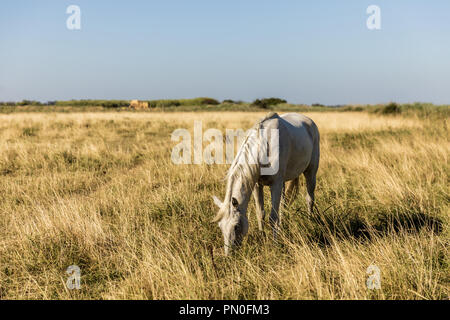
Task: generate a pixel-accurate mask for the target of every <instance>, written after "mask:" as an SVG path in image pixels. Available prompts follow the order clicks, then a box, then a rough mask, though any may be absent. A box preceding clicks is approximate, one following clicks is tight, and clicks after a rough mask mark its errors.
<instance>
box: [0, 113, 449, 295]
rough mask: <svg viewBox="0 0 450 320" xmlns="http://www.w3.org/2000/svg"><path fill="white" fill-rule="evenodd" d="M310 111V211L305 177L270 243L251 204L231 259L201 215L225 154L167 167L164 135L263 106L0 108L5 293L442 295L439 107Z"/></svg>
mask: <svg viewBox="0 0 450 320" xmlns="http://www.w3.org/2000/svg"><path fill="white" fill-rule="evenodd" d="M305 114H306V115H307V116H309V117H310V118H312V119H313V120H314V121H315V122H316V124H317V125H318V127H319V130H320V132H321V163H320V168H319V172H318V181H317V183H318V184H317V189H316V201H317V211H316V212H315V213H314V214H308V213H307V210H306V203H305V200H304V196H305V186H304V182H303V179H302V183H301V188H300V194H299V196H298V197H297V198H296V199H295V201H294V202H293V203H291V204H290V205H289V206H288V207H286V208H285V209H284V211H283V212H284V213H283V216H284V221H283V228H282V230H281V233H280V237H279V238H278V240H277V241H276V242H274V241H273V239H272V236H271V232H270V230H269V228H266V230H265V231H264V232H263V233H261V232H259V231H258V228H257V223H256V217H255V211H254V204H253V202H252V203H251V205H250V207H249V212H248V213H249V220H250V221H249V223H250V229H249V235H248V237H247V238H246V239H245V240H244V243H243V246H242V248H241V249H240V250H239V251H237V252H236V253H235V254H234V255H233V256H231V257H225V256H224V254H223V240H222V234H221V231H220V229H219V228H218V226H217V225H216V224H212V223H211V220H212V218H213V216H214V214H215V213H216V207H215V205H214V203H213V201H212V199H211V196H212V195H218V196H220V197H223V194H224V190H225V182H224V177H225V175H226V171H227V168H228V166H227V165H206V164H202V165H175V164H173V163H172V162H171V157H170V156H171V150H172V148H173V147H174V146H175V145H176V143H174V142H172V141H171V140H170V136H171V133H172V132H173V131H174V130H175V129H177V128H187V129H189V130H191V131H192V127H193V124H194V120H202V121H203V128H204V130H206V129H207V128H217V129H220V130H221V131H222V132H225V129H226V128H228V129H236V128H243V129H248V128H250V127H251V126H252V125H253V123H254V122H256V121H257V120H258V119H259V118H261V117H263V116H264V115H265V112H262V111H258V112H225V111H224V112H169V113H162V112H155V111H152V112H114V111H105V112H67V113H62V112H12V113H4V114H0V299H448V298H449V296H450V267H449V263H450V259H449V244H450V243H449V241H450V230H449V223H450V214H449V203H450V201H449V200H450V196H449V171H450V170H449V165H448V155H449V153H450V143H449V139H448V109H447V113H443V115H444V116H440V117H433V118H427V117H423V116H422V115H420V114H414V113H411V114H408V115H396V114H393V115H390V114H388V115H383V114H380V113H370V112H352V111H351V110H350V111H348V112H327V111H323V112H308V113H305ZM268 199H269V192H268V190H266V211H268V209H269V201H268ZM266 222H267V221H266ZM70 265H77V266H79V267H80V269H81V289H80V290H69V289H68V288H67V287H66V280H67V277H68V275H67V274H66V269H67V268H68V267H69V266H70ZM371 265H376V266H377V267H379V269H380V277H381V278H380V280H381V289H379V290H370V289H368V288H367V286H366V280H367V278H368V276H369V275H368V274H367V269H368V267H369V266H371Z"/></svg>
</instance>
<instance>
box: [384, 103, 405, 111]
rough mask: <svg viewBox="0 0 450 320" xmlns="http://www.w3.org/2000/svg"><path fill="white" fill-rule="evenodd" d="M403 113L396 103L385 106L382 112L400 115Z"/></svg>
mask: <svg viewBox="0 0 450 320" xmlns="http://www.w3.org/2000/svg"><path fill="white" fill-rule="evenodd" d="M401 112H402V110H401V109H400V107H399V106H398V104H396V103H395V102H391V103H389V104H388V105H387V106H385V107H384V108H383V109H382V110H381V113H382V114H399V113H401Z"/></svg>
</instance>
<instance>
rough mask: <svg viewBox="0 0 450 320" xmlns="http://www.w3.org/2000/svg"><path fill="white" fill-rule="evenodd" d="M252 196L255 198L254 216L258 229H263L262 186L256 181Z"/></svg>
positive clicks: (264, 213) (264, 214) (264, 215)
mask: <svg viewBox="0 0 450 320" xmlns="http://www.w3.org/2000/svg"><path fill="white" fill-rule="evenodd" d="M253 197H254V198H255V207H256V217H257V218H258V228H259V231H263V222H264V218H265V217H266V212H265V211H264V186H263V185H261V184H259V183H257V184H256V186H255V189H254V190H253Z"/></svg>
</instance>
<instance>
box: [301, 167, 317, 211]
mask: <svg viewBox="0 0 450 320" xmlns="http://www.w3.org/2000/svg"><path fill="white" fill-rule="evenodd" d="M303 174H304V176H305V179H306V191H307V195H306V203H307V205H308V212H309V213H310V214H311V213H313V208H314V190H315V189H316V174H317V169H314V168H312V169H308V170H306V171H305V172H304V173H303Z"/></svg>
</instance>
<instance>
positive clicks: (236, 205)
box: [231, 198, 239, 208]
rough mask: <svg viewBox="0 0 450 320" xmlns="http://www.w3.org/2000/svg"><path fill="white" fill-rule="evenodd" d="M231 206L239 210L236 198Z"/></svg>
mask: <svg viewBox="0 0 450 320" xmlns="http://www.w3.org/2000/svg"><path fill="white" fill-rule="evenodd" d="M231 204H232V205H233V207H235V208H237V207H238V206H239V202H238V201H237V200H236V198H233V199H231Z"/></svg>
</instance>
